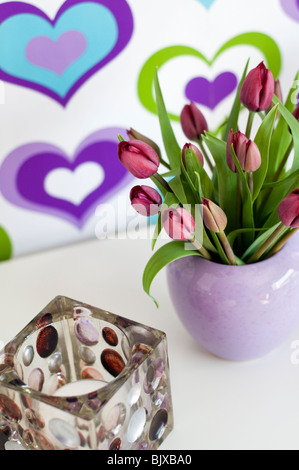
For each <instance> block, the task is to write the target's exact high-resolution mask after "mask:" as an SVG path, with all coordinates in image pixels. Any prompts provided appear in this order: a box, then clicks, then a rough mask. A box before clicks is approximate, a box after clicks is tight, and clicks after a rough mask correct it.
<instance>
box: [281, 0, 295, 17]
mask: <svg viewBox="0 0 299 470" xmlns="http://www.w3.org/2000/svg"><path fill="white" fill-rule="evenodd" d="M280 3H281V6H282V8H283V9H284V11H285V12H286V14H287V15H288V16H290V17H291V18H293V19H294V20H295V21H299V0H280Z"/></svg>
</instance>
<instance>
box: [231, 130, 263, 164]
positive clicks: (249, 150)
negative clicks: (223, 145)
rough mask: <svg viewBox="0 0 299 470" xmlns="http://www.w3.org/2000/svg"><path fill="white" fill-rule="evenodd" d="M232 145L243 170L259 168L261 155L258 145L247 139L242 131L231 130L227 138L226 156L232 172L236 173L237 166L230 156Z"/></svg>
mask: <svg viewBox="0 0 299 470" xmlns="http://www.w3.org/2000/svg"><path fill="white" fill-rule="evenodd" d="M232 145H233V148H234V151H235V154H236V157H237V159H238V160H239V162H240V165H241V168H242V170H243V171H246V173H250V172H254V171H256V170H258V169H259V168H260V166H261V164H262V157H261V154H260V151H259V148H258V146H257V145H256V144H255V143H254V142H253V141H252V140H249V139H247V137H246V135H245V134H242V132H240V131H238V132H236V133H235V134H234V132H233V130H231V131H230V133H229V136H228V139H227V149H226V158H227V164H228V166H229V168H230V169H231V170H232V171H233V172H234V173H237V168H236V165H235V162H234V159H233V156H232V151H231V147H232Z"/></svg>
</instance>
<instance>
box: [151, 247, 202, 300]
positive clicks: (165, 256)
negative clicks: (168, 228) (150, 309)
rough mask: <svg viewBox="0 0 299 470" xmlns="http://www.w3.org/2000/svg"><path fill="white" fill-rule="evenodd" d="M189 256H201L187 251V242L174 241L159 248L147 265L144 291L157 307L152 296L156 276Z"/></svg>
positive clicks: (195, 252) (194, 251) (193, 251)
mask: <svg viewBox="0 0 299 470" xmlns="http://www.w3.org/2000/svg"><path fill="white" fill-rule="evenodd" d="M187 256H201V255H200V253H199V252H198V251H196V250H186V247H185V242H180V241H173V242H170V243H167V244H166V245H163V246H162V247H161V248H159V250H157V251H156V253H155V254H154V255H153V256H152V257H151V259H150V260H149V262H148V263H147V265H146V267H145V270H144V273H143V289H144V290H145V292H146V293H147V294H148V295H149V296H150V297H151V298H152V299H153V301H154V302H155V304H156V306H157V307H158V303H157V301H156V300H155V299H154V298H153V297H152V296H151V295H150V289H151V285H152V282H153V280H154V279H155V277H156V275H157V274H158V273H159V272H160V271H161V270H162V269H163V268H165V266H167V265H168V264H170V263H171V262H172V261H175V260H177V259H180V258H185V257H187Z"/></svg>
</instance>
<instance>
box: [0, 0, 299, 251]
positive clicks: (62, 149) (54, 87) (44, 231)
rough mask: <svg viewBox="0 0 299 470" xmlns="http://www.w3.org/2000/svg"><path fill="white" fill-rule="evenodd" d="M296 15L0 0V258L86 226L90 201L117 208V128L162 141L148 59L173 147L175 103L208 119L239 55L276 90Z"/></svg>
mask: <svg viewBox="0 0 299 470" xmlns="http://www.w3.org/2000/svg"><path fill="white" fill-rule="evenodd" d="M298 27H299V2H298V0H263V2H261V1H260V0H251V1H250V2H248V0H163V2H161V1H160V0H151V2H147V1H146V0H88V1H83V0H66V1H63V0H51V2H49V1H48V0H34V1H33V0H32V1H26V2H25V1H3V2H1V4H0V88H1V92H0V109H1V113H0V129H1V149H0V260H6V259H9V258H10V257H12V256H18V255H22V254H25V253H28V252H32V251H36V250H43V249H48V248H50V247H52V246H57V245H61V244H67V243H71V242H74V241H79V240H83V239H87V238H91V237H95V234H96V226H97V222H98V218H99V217H98V214H99V213H100V211H99V210H97V208H98V207H99V206H100V205H101V204H104V203H105V204H107V202H109V203H110V204H111V210H113V207H115V208H116V207H117V205H118V204H119V199H120V198H121V199H122V200H125V201H126V202H125V204H126V205H127V206H128V214H130V212H129V210H130V208H129V201H128V189H129V188H130V186H132V185H133V182H132V179H131V177H130V176H129V175H128V174H127V173H126V171H125V170H124V168H123V167H122V166H121V165H120V163H119V162H118V158H117V144H118V139H117V136H118V134H121V135H123V136H124V137H126V129H128V128H129V127H131V126H132V127H133V128H136V129H137V130H138V131H140V132H141V133H143V134H145V135H148V136H149V137H151V138H152V139H153V140H156V141H157V143H158V144H160V145H161V144H162V141H161V136H160V131H159V126H158V120H157V115H156V105H155V96H154V94H153V79H154V74H155V70H156V67H158V69H159V77H160V82H161V86H162V91H163V93H164V97H165V101H166V104H167V108H168V110H169V114H170V116H171V119H172V121H173V126H174V129H175V131H176V133H177V136H178V138H179V139H180V142H181V144H182V146H183V144H184V143H185V138H184V137H183V134H182V132H181V129H180V125H179V122H178V121H179V115H180V111H181V109H182V107H183V106H184V104H186V103H187V102H190V101H193V102H195V103H197V104H198V106H199V107H200V108H201V110H202V112H203V113H204V114H205V115H206V117H207V120H208V122H209V127H210V128H213V127H215V128H216V127H217V125H219V123H220V122H221V120H223V118H224V117H225V115H226V114H227V113H228V112H229V109H230V106H231V104H232V101H233V98H234V92H235V91H236V89H237V86H238V82H239V80H240V77H241V74H242V72H243V69H244V66H245V64H246V62H247V60H248V58H250V64H251V66H252V67H254V66H256V65H257V64H258V63H259V62H261V61H262V60H263V61H264V62H265V63H266V64H267V66H268V67H269V68H270V69H271V70H272V72H273V74H274V75H275V77H278V76H279V77H280V79H281V82H282V85H283V87H285V90H286V91H287V89H288V88H289V87H290V84H291V82H292V80H293V78H294V76H295V74H296V72H297V69H298V68H299V61H298V58H297V54H296V52H297V41H298V39H297V38H298ZM134 184H135V183H134ZM125 227H126V219H124V218H122V222H121V223H120V222H119V221H118V223H117V229H118V230H120V231H122V230H124V229H125ZM97 235H99V234H98V233H97Z"/></svg>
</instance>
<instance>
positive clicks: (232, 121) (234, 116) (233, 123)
mask: <svg viewBox="0 0 299 470" xmlns="http://www.w3.org/2000/svg"><path fill="white" fill-rule="evenodd" d="M249 61H250V59H248V61H247V64H246V66H245V70H244V73H243V76H242V78H241V81H240V84H239V86H238V90H237V94H236V97H235V101H234V104H233V107H232V110H231V112H230V115H229V118H228V121H227V125H226V127H225V132H224V133H223V135H222V138H223V140H225V141H227V138H228V135H229V133H230V130H231V129H233V131H234V132H237V130H238V121H239V115H240V110H241V101H240V98H239V97H240V91H241V88H242V86H243V83H244V81H245V78H246V76H247V71H248V66H249Z"/></svg>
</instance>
